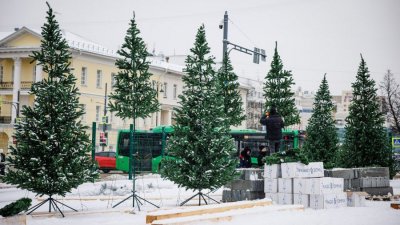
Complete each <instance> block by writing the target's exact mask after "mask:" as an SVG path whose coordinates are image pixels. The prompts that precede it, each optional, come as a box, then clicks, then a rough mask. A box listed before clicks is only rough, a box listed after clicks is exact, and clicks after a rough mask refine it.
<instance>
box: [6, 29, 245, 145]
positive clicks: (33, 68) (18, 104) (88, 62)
mask: <svg viewBox="0 0 400 225" xmlns="http://www.w3.org/2000/svg"><path fill="white" fill-rule="evenodd" d="M40 32H41V31H39V30H34V29H29V28H26V27H22V28H20V29H16V30H15V31H14V32H9V33H1V32H0V99H1V104H0V149H3V151H4V152H5V153H7V152H8V146H9V145H11V144H13V138H12V135H13V132H14V131H13V123H14V122H15V119H16V118H17V117H18V115H17V114H18V108H19V109H22V106H23V105H29V106H32V105H33V102H34V96H32V95H30V94H29V91H30V88H31V85H32V83H33V82H36V81H40V80H41V79H42V78H43V77H45V76H46V74H44V73H42V68H41V66H39V65H36V64H35V62H33V63H32V57H30V55H31V54H32V51H38V50H39V49H40V44H41V43H40V41H41V38H42V37H41V34H40ZM62 32H63V33H62V34H63V37H64V38H65V39H66V40H67V42H68V45H69V46H70V52H71V54H72V59H71V67H72V68H73V74H74V75H75V77H76V78H77V83H76V85H77V87H78V88H79V91H80V94H81V95H80V104H82V106H83V108H84V109H85V112H86V114H85V115H84V116H83V117H82V121H83V123H85V124H86V125H88V126H89V129H88V131H87V133H88V134H89V135H91V132H92V129H91V127H92V123H93V122H96V123H97V126H98V125H99V124H100V123H101V121H102V117H103V115H104V99H105V93H106V92H107V95H109V94H110V93H111V92H112V90H113V89H112V84H113V82H114V79H113V76H114V75H115V74H117V71H118V69H117V68H116V67H115V61H116V59H117V57H118V56H117V55H116V54H115V52H114V51H112V50H109V49H106V48H104V47H103V46H101V45H99V44H96V43H93V42H91V41H89V40H86V39H85V38H82V37H80V36H79V35H76V34H73V33H70V32H67V31H62ZM149 60H150V62H151V65H150V69H149V72H150V73H152V74H153V76H152V78H151V79H152V81H151V82H152V85H153V88H154V89H156V90H158V92H157V93H158V100H159V102H160V103H161V109H160V111H159V112H157V113H153V114H152V115H151V116H150V117H149V118H146V119H138V120H137V121H136V124H137V128H138V129H146V130H148V129H151V128H153V127H155V126H158V125H171V124H174V119H173V118H174V114H173V108H175V107H179V104H178V96H179V95H180V94H181V93H182V89H183V82H182V76H184V73H183V72H182V71H183V67H182V66H178V65H174V64H171V63H168V62H167V61H164V60H160V59H156V58H149ZM106 84H107V91H106V90H105V86H106ZM247 91H248V87H247V86H245V87H243V86H242V87H241V89H240V92H241V95H242V99H243V103H244V105H246V94H247ZM243 108H245V107H243ZM106 114H107V116H108V122H109V123H110V124H111V130H109V131H108V138H109V142H108V144H109V145H108V146H107V147H106V150H108V149H110V150H113V149H115V147H116V143H115V142H116V138H117V136H116V135H117V131H118V130H119V129H128V128H129V124H131V123H132V120H126V121H125V120H122V119H120V118H118V117H116V116H115V113H110V112H109V111H108V110H106ZM239 127H240V128H245V122H244V123H243V125H242V126H239ZM99 132H100V130H98V132H96V133H97V137H96V142H98V141H97V140H99ZM96 148H97V149H98V150H99V149H100V147H99V146H98V143H97V146H96Z"/></svg>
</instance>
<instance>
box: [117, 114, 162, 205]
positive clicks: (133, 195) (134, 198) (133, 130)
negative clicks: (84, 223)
mask: <svg viewBox="0 0 400 225" xmlns="http://www.w3.org/2000/svg"><path fill="white" fill-rule="evenodd" d="M130 131H131V134H130V137H129V139H130V148H129V151H130V154H129V155H130V160H129V164H130V166H131V167H130V169H129V171H130V174H132V175H133V186H132V194H131V195H130V196H129V197H127V198H125V199H124V200H122V201H120V202H118V203H117V204H116V205H114V206H113V208H115V207H117V206H118V205H120V204H121V203H123V202H125V201H126V200H128V199H130V198H133V199H132V207H133V208H135V201H136V203H137V207H138V209H139V211H140V205H143V203H142V202H141V201H140V200H142V201H145V202H147V203H149V204H151V205H153V206H155V207H156V208H160V207H159V206H157V205H155V204H153V203H151V202H150V201H148V200H146V199H144V198H142V197H140V196H139V195H137V194H136V188H135V182H136V177H135V157H133V147H134V144H133V135H134V133H135V120H133V125H132V124H131V125H130ZM131 162H133V163H131ZM132 164H133V165H132ZM132 170H133V173H132Z"/></svg>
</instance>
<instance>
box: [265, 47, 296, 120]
mask: <svg viewBox="0 0 400 225" xmlns="http://www.w3.org/2000/svg"><path fill="white" fill-rule="evenodd" d="M292 85H294V81H293V77H292V72H291V71H290V70H283V64H282V60H281V58H280V56H279V54H278V44H277V43H275V53H274V57H273V59H272V62H271V70H270V71H269V72H268V74H267V76H266V77H265V82H264V88H263V91H264V94H263V96H264V97H265V110H266V111H267V110H269V109H270V108H271V106H275V107H276V108H277V109H278V113H279V114H280V115H281V116H282V118H283V119H284V121H285V126H290V125H293V124H298V123H300V115H299V112H298V110H297V109H296V105H295V99H294V92H292V90H291V86H292Z"/></svg>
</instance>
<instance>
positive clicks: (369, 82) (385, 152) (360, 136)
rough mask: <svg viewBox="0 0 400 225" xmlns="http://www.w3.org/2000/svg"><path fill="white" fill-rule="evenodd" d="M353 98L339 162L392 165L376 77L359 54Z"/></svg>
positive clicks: (361, 165) (356, 165) (353, 85)
mask: <svg viewBox="0 0 400 225" xmlns="http://www.w3.org/2000/svg"><path fill="white" fill-rule="evenodd" d="M352 87H353V100H352V102H351V105H350V108H349V116H348V117H347V118H346V122H347V124H346V127H345V129H346V133H345V138H344V144H343V150H342V153H341V157H340V162H341V163H342V166H344V167H364V166H389V167H391V166H392V163H393V161H392V152H391V148H390V145H389V144H390V143H389V140H388V137H387V134H386V131H385V128H384V126H383V125H384V117H383V115H382V113H381V112H380V106H379V99H378V97H377V94H376V91H377V89H376V88H375V81H374V80H373V79H372V78H371V77H370V74H369V71H368V67H367V65H366V63H365V61H364V59H363V57H362V56H361V63H360V66H359V68H358V72H357V77H356V81H355V82H354V83H353V84H352Z"/></svg>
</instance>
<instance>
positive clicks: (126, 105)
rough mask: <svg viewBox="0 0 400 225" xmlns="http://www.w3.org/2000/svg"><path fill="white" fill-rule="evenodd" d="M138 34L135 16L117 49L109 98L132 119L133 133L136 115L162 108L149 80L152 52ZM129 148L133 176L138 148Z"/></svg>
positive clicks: (120, 113)
mask: <svg viewBox="0 0 400 225" xmlns="http://www.w3.org/2000/svg"><path fill="white" fill-rule="evenodd" d="M139 34H140V31H139V29H138V28H137V25H136V22H135V16H133V18H132V19H131V21H130V24H129V28H128V30H127V32H126V36H125V42H124V43H123V44H122V47H121V49H120V50H118V51H117V53H118V54H119V55H120V56H121V58H120V59H117V61H116V63H115V65H116V66H117V68H118V69H119V72H118V74H117V75H116V76H115V79H116V83H115V86H114V92H113V93H111V95H110V102H109V108H110V110H111V111H113V112H116V114H115V115H116V116H119V117H121V118H123V119H127V118H131V119H133V133H135V130H136V119H137V118H143V119H144V118H146V117H148V116H149V115H150V114H151V113H153V112H157V111H158V110H159V108H160V104H159V103H158V99H157V92H156V90H154V89H153V88H152V86H151V83H150V77H151V75H152V74H151V73H150V72H149V71H148V70H149V62H148V60H147V56H148V55H149V54H148V52H147V48H146V45H145V43H144V41H143V40H142V38H141V37H140V36H139ZM131 138H132V139H131V140H132V142H133V143H135V140H134V135H133V134H131ZM134 146H137V144H134ZM130 149H131V151H132V152H131V154H129V155H130V157H129V159H130V163H129V179H131V178H132V163H133V162H132V160H133V159H132V154H133V152H135V151H136V150H134V149H133V148H132V147H131V148H130ZM133 169H135V168H133ZM133 174H134V172H133Z"/></svg>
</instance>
